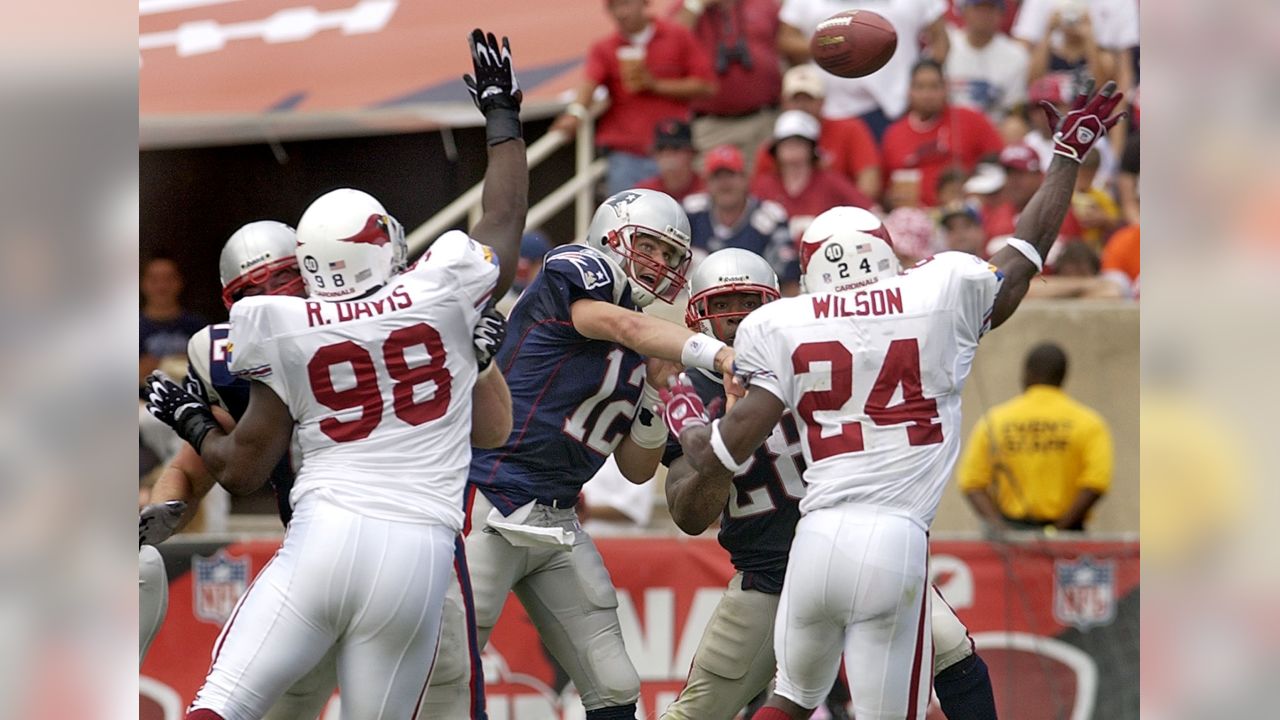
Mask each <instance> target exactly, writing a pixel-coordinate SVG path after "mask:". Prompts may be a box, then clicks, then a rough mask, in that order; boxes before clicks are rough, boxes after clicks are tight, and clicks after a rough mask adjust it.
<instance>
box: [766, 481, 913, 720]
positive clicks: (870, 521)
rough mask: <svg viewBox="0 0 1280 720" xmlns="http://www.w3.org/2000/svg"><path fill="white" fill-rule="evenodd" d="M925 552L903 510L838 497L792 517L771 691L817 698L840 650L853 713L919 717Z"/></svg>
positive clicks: (804, 700) (898, 719) (797, 698)
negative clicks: (832, 504) (795, 519)
mask: <svg viewBox="0 0 1280 720" xmlns="http://www.w3.org/2000/svg"><path fill="white" fill-rule="evenodd" d="M928 557H929V541H928V536H927V535H926V533H925V530H924V528H922V527H920V526H919V525H918V524H917V523H916V522H915V521H914V520H911V519H910V518H908V517H906V516H905V515H899V514H896V513H893V512H891V511H887V510H884V509H880V508H877V507H874V506H866V505H854V504H851V503H846V504H843V505H837V506H835V507H830V508H822V509H819V510H814V511H813V512H811V513H809V514H807V515H805V516H804V517H802V518H800V522H799V524H798V525H797V526H796V537H795V540H794V542H793V543H792V545H791V555H790V560H789V561H788V566H787V577H786V581H785V583H784V585H783V588H782V599H781V602H780V603H779V606H778V619H777V623H776V625H775V629H774V650H775V653H776V655H777V660H778V675H777V683H776V689H775V692H776V693H777V694H778V695H781V696H783V697H785V698H787V699H788V700H791V701H792V702H795V703H797V704H799V705H801V706H803V707H806V708H815V707H817V706H818V705H819V704H821V702H822V700H823V698H825V697H826V695H827V692H828V691H829V690H830V689H831V685H832V683H833V682H834V681H835V677H836V673H837V672H839V668H840V654H841V652H843V653H844V657H845V670H846V673H847V676H848V680H849V691H850V692H851V693H852V695H853V709H854V713H853V714H854V716H855V717H857V718H858V720H902V718H907V720H924V717H925V713H926V712H927V711H928V709H929V691H930V685H931V682H930V677H931V675H932V673H933V667H932V662H931V659H932V657H933V646H932V638H931V623H930V617H929V605H930V602H929V598H930V590H929V573H928V570H929V568H928Z"/></svg>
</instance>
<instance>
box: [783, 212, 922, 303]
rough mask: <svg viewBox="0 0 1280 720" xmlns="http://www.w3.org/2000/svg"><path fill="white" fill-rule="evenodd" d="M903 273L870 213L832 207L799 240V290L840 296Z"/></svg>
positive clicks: (877, 220) (885, 232) (885, 235)
mask: <svg viewBox="0 0 1280 720" xmlns="http://www.w3.org/2000/svg"><path fill="white" fill-rule="evenodd" d="M900 272H902V265H901V264H900V263H899V262H898V256H897V255H895V254H894V252H893V238H891V237H890V236H889V230H888V229H887V228H886V227H885V226H884V223H882V222H880V218H878V217H876V215H875V214H874V213H872V212H870V211H869V210H863V209H862V208H856V207H834V208H831V209H830V210H827V211H826V212H824V213H822V214H821V215H819V216H818V217H816V218H814V219H813V222H812V223H811V224H810V225H809V227H808V229H806V230H805V231H804V235H803V236H801V238H800V289H801V290H802V291H803V292H806V293H814V292H840V291H843V290H850V289H852V288H856V287H859V286H862V285H867V284H870V283H873V282H875V281H876V280H879V279H880V278H884V277H893V276H894V275H897V274H898V273H900Z"/></svg>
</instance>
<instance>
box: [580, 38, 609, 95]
mask: <svg viewBox="0 0 1280 720" xmlns="http://www.w3.org/2000/svg"><path fill="white" fill-rule="evenodd" d="M605 46H606V43H605V42H604V41H601V42H597V43H596V44H594V45H592V46H591V49H590V50H588V51H587V61H586V63H584V64H583V68H582V74H583V75H584V76H585V77H586V79H588V80H590V81H592V82H594V83H595V84H596V85H604V84H605V81H607V80H608V79H609V72H610V65H609V63H610V60H609V57H608V54H609V53H608V49H607V48H606V47H605Z"/></svg>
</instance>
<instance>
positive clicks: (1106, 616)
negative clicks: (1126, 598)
mask: <svg viewBox="0 0 1280 720" xmlns="http://www.w3.org/2000/svg"><path fill="white" fill-rule="evenodd" d="M1115 577H1116V565H1115V562H1114V561H1111V560H1100V561H1096V562H1095V561H1094V560H1093V559H1092V558H1089V557H1087V556H1086V557H1083V558H1080V559H1079V560H1057V561H1055V562H1054V563H1053V616H1054V618H1056V619H1057V621H1058V622H1060V623H1062V624H1063V625H1072V626H1074V627H1076V628H1078V629H1080V630H1088V629H1089V628H1091V627H1096V626H1098V625H1107V624H1110V623H1111V621H1112V620H1114V619H1115V616H1116V584H1115Z"/></svg>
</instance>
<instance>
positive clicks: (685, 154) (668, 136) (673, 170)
mask: <svg viewBox="0 0 1280 720" xmlns="http://www.w3.org/2000/svg"><path fill="white" fill-rule="evenodd" d="M653 159H654V160H655V161H656V162H657V163H658V174H657V175H654V176H653V177H649V178H645V179H644V180H641V181H640V182H639V183H636V187H638V188H644V189H646V190H658V191H660V192H664V193H666V194H668V195H670V196H671V197H673V198H675V201H676V202H684V199H685V197H686V196H687V195H690V194H691V193H696V192H702V190H703V188H704V187H705V186H704V184H703V182H702V178H701V177H700V176H699V175H698V173H696V172H694V170H693V135H692V133H691V130H690V128H689V123H687V122H683V121H681V120H663V121H662V122H660V123H658V127H657V129H656V130H655V131H654V137H653Z"/></svg>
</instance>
